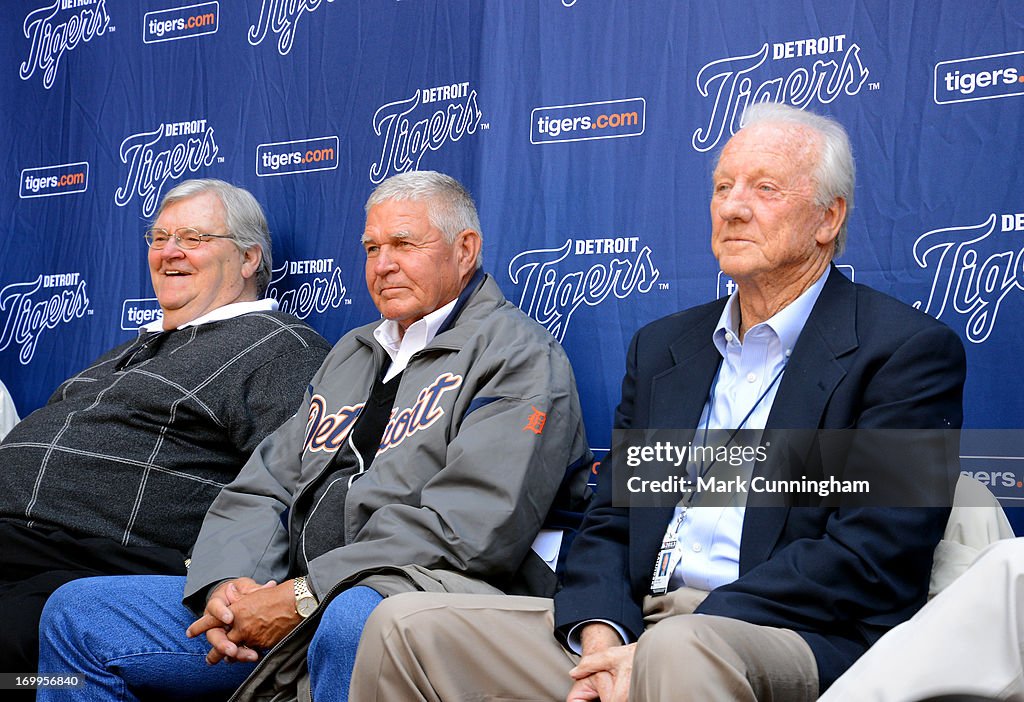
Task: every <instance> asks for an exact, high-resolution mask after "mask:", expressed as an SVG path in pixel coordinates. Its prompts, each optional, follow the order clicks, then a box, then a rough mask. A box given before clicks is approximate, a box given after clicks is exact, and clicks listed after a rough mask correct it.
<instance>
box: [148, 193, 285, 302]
mask: <svg viewBox="0 0 1024 702" xmlns="http://www.w3.org/2000/svg"><path fill="white" fill-rule="evenodd" d="M203 193H213V194H214V195H216V196H217V198H218V199H219V200H220V204H221V205H222V206H223V207H224V224H225V226H227V228H228V234H230V235H231V241H233V242H234V244H235V246H237V247H238V248H239V249H240V250H242V251H248V250H249V249H250V248H251V247H253V246H259V247H260V251H261V253H262V254H263V255H262V257H261V260H260V266H259V268H258V269H257V270H256V280H255V282H256V294H257V295H260V296H262V295H263V294H264V293H266V291H267V285H269V284H270V271H271V269H272V268H273V267H274V261H273V252H272V251H271V240H270V227H268V226H267V218H266V216H265V215H264V214H263V208H262V207H260V203H259V202H257V201H256V198H255V197H253V196H252V193H250V192H249V191H248V190H244V189H242V188H238V187H235V186H234V185H232V184H231V183H227V182H225V181H223V180H216V179H215V178H195V179H192V180H185V181H182V182H181V183H178V185H176V186H174V188H172V189H171V190H170V191H168V193H167V194H166V195H164V198H163V200H161V201H160V209H158V210H157V211H156V217H155V218H154V221H155V220H157V219H160V213H162V212H163V211H164V209H165V208H166V207H167V206H168V205H171V204H174V203H175V202H181V201H182V200H188V199H189V198H192V197H195V196H197V195H202V194H203Z"/></svg>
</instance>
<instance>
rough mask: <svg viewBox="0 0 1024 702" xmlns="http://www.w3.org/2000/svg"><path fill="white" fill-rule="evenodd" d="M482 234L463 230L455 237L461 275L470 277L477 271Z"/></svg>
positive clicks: (456, 254)
mask: <svg viewBox="0 0 1024 702" xmlns="http://www.w3.org/2000/svg"><path fill="white" fill-rule="evenodd" d="M482 245H483V243H482V242H481V240H480V233H479V232H475V231H473V230H472V229H463V230H462V231H461V232H459V234H458V236H456V237H455V256H456V258H457V259H458V262H459V273H460V274H461V275H462V276H468V275H469V274H471V273H472V272H473V271H475V270H476V260H477V257H479V256H480V247H481V246H482Z"/></svg>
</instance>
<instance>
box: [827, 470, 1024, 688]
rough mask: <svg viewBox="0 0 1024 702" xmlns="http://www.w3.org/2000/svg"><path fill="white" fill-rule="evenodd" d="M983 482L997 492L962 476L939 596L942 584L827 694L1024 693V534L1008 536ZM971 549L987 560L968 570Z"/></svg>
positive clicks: (935, 581)
mask: <svg viewBox="0 0 1024 702" xmlns="http://www.w3.org/2000/svg"><path fill="white" fill-rule="evenodd" d="M979 490H984V491H985V492H987V490H986V488H985V487H984V486H982V485H981V484H979V483H978V482H977V481H975V480H973V479H970V478H965V477H963V476H962V477H961V478H960V480H959V482H958V483H957V490H956V499H955V503H954V507H953V513H952V515H951V516H950V521H949V524H948V526H947V527H946V533H945V535H944V536H943V539H942V541H941V542H940V543H939V545H938V547H937V548H936V549H935V564H934V566H933V568H932V587H931V590H932V594H936V590H938V589H941V592H938V594H937V596H936V597H934V599H932V600H931V601H930V602H929V603H928V604H927V605H925V606H924V608H922V609H921V610H920V611H919V612H918V613H917V614H916V615H914V617H912V618H911V619H910V620H908V621H906V622H904V623H903V624H901V625H899V626H898V627H896V628H895V629H893V630H892V631H890V632H888V633H887V634H886V635H885V636H883V637H882V638H881V639H879V640H878V642H877V643H875V645H874V646H872V647H871V648H870V649H868V652H867V653H865V654H864V655H863V656H862V657H861V658H860V659H859V660H858V661H857V662H856V663H854V664H853V666H852V667H851V668H850V669H849V670H847V671H846V672H845V673H844V674H843V675H842V676H841V677H840V678H839V679H838V680H837V681H836V682H835V683H833V685H832V687H830V688H829V689H828V690H827V691H826V692H825V694H824V695H822V697H821V700H822V702H846V701H849V702H853V701H856V702H916V701H917V700H921V699H924V698H926V697H930V696H933V695H944V694H958V693H959V694H974V695H980V696H989V697H993V698H996V699H1024V539H1010V538H1008V537H1009V536H1011V535H1012V532H1011V531H1010V525H1009V523H1008V522H1007V521H1006V516H1005V514H1004V513H1003V512H1002V509H1001V508H1000V507H999V506H998V504H997V503H996V501H995V498H993V497H992V495H991V493H988V495H987V498H988V499H989V500H991V506H988V507H985V506H981V505H982V504H983V502H982V501H981V500H980V499H979V492H978V491H979ZM956 503H961V505H959V506H958V505H957V504H956ZM983 544H990V545H989V546H988V547H987V548H984V549H982V546H983ZM979 550H980V555H978V554H979ZM970 554H974V555H977V559H976V560H975V562H974V564H973V565H971V566H970V567H969V568H966V570H965V568H964V561H965V560H967V559H969V557H970ZM961 573H962V574H961ZM958 576H959V577H958ZM947 584H948V587H945V588H944V589H942V588H943V587H944V586H945V585H947Z"/></svg>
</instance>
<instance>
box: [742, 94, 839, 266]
mask: <svg viewBox="0 0 1024 702" xmlns="http://www.w3.org/2000/svg"><path fill="white" fill-rule="evenodd" d="M779 123H781V124H793V125H798V126H801V127H806V128H807V129H810V130H811V131H813V132H815V133H817V134H818V135H819V136H820V137H821V149H820V151H819V153H818V165H817V167H816V168H815V169H814V174H813V176H812V177H813V178H814V184H815V193H814V201H815V204H817V205H818V206H820V207H828V206H829V205H831V204H832V203H833V202H834V201H835V199H836V198H840V197H841V198H843V199H844V200H845V201H846V215H845V216H844V217H843V221H842V222H841V223H840V225H839V233H838V234H837V235H836V241H835V248H834V249H833V250H832V258H837V257H838V256H839V255H840V254H842V253H843V250H844V249H845V248H846V230H847V222H848V221H849V219H850V213H851V212H853V186H854V180H855V177H856V167H855V166H854V163H853V149H852V148H851V147H850V138H849V136H847V134H846V130H845V129H844V128H843V126H842V125H841V124H839V122H837V121H835V120H834V119H831V118H829V117H824V116H822V115H818V114H815V113H813V112H807V111H806V110H801V109H799V108H796V107H793V106H791V105H786V104H783V103H775V102H760V103H756V104H753V105H750V106H748V107H747V109H746V110H744V111H743V120H742V125H743V126H742V128H741V129H745V128H747V127H751V126H753V125H755V124H779Z"/></svg>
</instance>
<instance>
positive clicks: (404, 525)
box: [185, 272, 591, 697]
mask: <svg viewBox="0 0 1024 702" xmlns="http://www.w3.org/2000/svg"><path fill="white" fill-rule="evenodd" d="M452 316H453V317H454V323H451V321H452V320H451V318H449V322H446V324H445V326H443V327H442V331H441V332H440V333H438V335H437V336H436V337H435V338H434V339H433V341H431V343H430V344H428V345H427V347H426V348H425V349H423V350H422V351H420V352H419V353H417V354H415V355H414V356H413V357H412V359H411V360H410V362H409V365H408V366H407V368H406V370H405V372H404V374H403V375H402V378H401V381H400V385H399V388H398V394H397V396H396V398H395V404H394V413H393V415H392V422H391V424H389V427H388V428H387V429H386V430H385V433H384V438H383V440H382V445H383V448H382V449H381V451H380V452H379V453H378V454H377V456H376V457H375V458H374V461H373V463H372V465H371V467H370V469H369V470H368V471H367V472H366V473H364V474H362V475H361V476H360V477H359V478H358V479H357V480H355V481H354V482H353V483H352V485H351V488H350V489H349V492H348V496H347V498H346V502H345V514H344V516H343V519H344V544H339V546H338V548H335V549H334V550H331V551H328V552H327V553H325V554H323V555H321V556H319V557H316V558H313V559H312V560H310V561H309V563H308V573H309V583H310V587H311V588H312V589H313V591H314V592H315V593H316V594H317V596H318V597H319V598H320V599H321V600H322V601H324V600H327V599H329V598H330V597H331V596H333V595H334V594H335V593H337V592H339V591H341V590H342V589H344V588H345V587H347V586H349V585H351V584H353V583H354V582H357V581H360V580H365V578H366V577H367V576H372V575H373V576H375V579H374V580H371V581H368V582H367V584H372V585H373V586H374V587H376V588H377V589H378V590H380V591H381V592H382V593H383V594H394V593H395V592H400V591H403V590H414V589H437V590H449V591H462V592H467V591H468V592H474V591H476V592H480V591H489V592H495V589H494V588H497V589H498V590H503V591H509V590H511V589H514V588H511V587H509V585H510V584H511V583H513V582H515V581H521V580H522V579H523V578H522V576H523V574H524V572H527V571H530V570H531V569H532V570H533V571H534V572H536V570H537V568H536V567H537V565H538V559H537V557H536V555H535V554H533V553H532V552H531V550H530V545H531V543H532V542H533V539H534V538H535V536H536V534H537V532H538V530H539V529H540V528H541V526H542V525H543V523H544V521H545V518H546V517H547V515H548V513H549V510H551V508H552V505H553V504H554V503H555V499H556V493H559V487H560V485H561V484H562V482H563V478H565V477H566V476H567V475H572V474H573V470H572V468H573V467H575V466H581V465H589V462H590V459H591V455H590V451H589V449H588V447H587V442H586V435H585V432H584V428H583V419H582V414H581V410H580V404H579V398H578V396H577V392H576V383H575V379H574V377H573V373H572V368H571V366H570V365H569V360H568V358H567V357H566V355H565V352H564V351H563V349H562V347H561V346H560V345H559V344H558V342H557V341H555V339H554V338H553V337H552V336H551V335H550V334H549V333H548V332H547V331H546V330H545V329H544V328H543V327H541V326H540V325H539V324H537V323H536V322H534V321H533V320H532V319H530V318H529V317H527V316H526V315H525V314H524V313H523V312H522V311H520V310H519V308H518V307H516V306H515V305H513V304H512V303H511V302H509V301H508V300H506V299H505V298H504V296H503V295H502V293H501V290H500V289H499V288H498V285H497V284H496V283H495V282H494V280H493V279H492V278H491V277H490V276H484V275H483V274H482V273H480V272H478V273H477V275H476V276H475V277H474V279H473V280H472V281H470V283H469V285H468V286H467V287H466V289H465V290H464V291H463V294H462V295H461V296H460V306H458V307H456V310H455V311H454V312H453V313H452ZM376 326H377V323H373V324H368V325H366V326H363V327H360V328H358V329H355V330H353V331H351V332H349V333H348V334H346V335H345V336H344V337H343V338H342V339H341V340H340V341H339V342H338V343H337V344H336V345H335V347H334V349H333V350H332V351H331V352H330V354H328V356H327V358H326V360H325V361H324V363H323V365H322V366H321V367H320V370H319V371H317V373H316V375H315V376H314V377H313V380H312V381H311V384H310V387H309V389H308V390H307V392H306V397H305V400H304V402H303V404H302V406H301V407H300V408H299V410H298V412H297V413H296V414H295V416H294V417H292V419H290V420H289V421H287V422H286V423H285V424H284V425H282V426H281V428H279V429H278V430H277V431H275V432H274V433H273V434H271V435H270V436H268V437H267V438H266V439H265V440H264V441H263V442H262V443H261V444H260V445H259V446H258V447H257V449H256V451H255V452H254V453H253V455H252V457H251V458H250V459H249V461H248V463H246V465H245V467H244V468H243V469H242V471H241V473H240V474H239V475H238V478H237V479H235V480H234V481H233V482H231V483H230V484H229V485H227V486H226V487H225V488H224V490H223V491H222V492H221V493H220V495H219V496H218V497H217V498H216V500H215V501H214V502H213V505H212V506H211V507H210V510H209V512H208V513H207V515H206V519H205V521H204V522H203V526H202V530H201V532H200V534H199V539H198V541H197V542H196V545H195V549H194V550H193V556H192V563H191V567H190V568H189V573H188V580H187V583H186V587H185V602H186V604H188V605H189V606H191V607H193V609H201V608H202V606H203V602H204V597H205V595H206V592H207V590H208V588H209V587H210V586H211V585H213V584H215V583H217V582H219V581H221V580H224V579H227V578H236V577H242V576H248V577H251V578H253V579H255V580H256V581H258V582H265V581H267V580H270V579H275V580H277V581H278V582H281V581H283V580H287V579H288V578H291V577H294V576H295V575H298V574H300V573H299V572H297V571H296V569H295V568H294V564H295V562H296V561H295V559H296V554H297V551H298V544H296V543H295V539H294V538H293V537H292V535H294V534H298V533H300V531H301V525H302V524H304V521H305V519H306V517H307V516H308V515H307V514H306V513H304V511H303V513H299V512H300V510H295V509H291V507H292V505H293V504H296V503H298V504H300V505H305V504H306V502H308V500H307V501H301V500H299V499H298V498H299V497H300V496H301V495H302V494H303V491H304V490H306V489H307V488H308V487H309V486H311V485H313V484H314V483H315V481H316V479H317V477H318V476H319V475H320V474H321V472H322V471H323V470H324V469H325V468H326V467H327V465H328V463H329V461H330V460H331V458H332V456H333V451H332V450H331V449H332V447H333V448H334V449H335V450H336V448H337V446H339V445H340V441H341V440H343V438H344V437H345V436H347V433H348V431H349V430H350V429H351V426H352V415H353V414H354V413H355V412H357V411H358V408H359V407H361V404H362V403H363V401H364V400H365V399H366V397H367V395H368V394H369V391H370V386H371V383H372V381H373V378H374V377H376V375H377V374H378V373H380V370H381V368H382V367H383V364H384V363H385V361H386V360H387V354H386V353H385V351H384V350H383V349H382V348H381V347H380V346H379V344H377V342H376V341H375V340H374V339H373V334H372V332H373V329H374V327H376ZM407 410H408V411H407ZM585 472H586V471H576V473H575V475H576V479H575V480H571V479H570V480H569V481H568V482H567V486H568V487H569V488H570V489H569V494H568V495H566V494H564V492H563V493H562V494H560V496H559V502H560V505H559V506H561V507H570V508H574V509H582V504H581V503H582V501H583V499H584V493H585V480H586V476H585ZM564 490H565V487H563V491H564ZM339 518H341V515H339ZM300 562H301V561H300ZM540 567H541V568H544V566H543V565H541V566H540ZM300 570H301V568H300ZM526 579H527V580H530V578H529V577H527V578H526ZM549 585H551V586H553V579H552V581H551V583H549ZM532 589H533V590H534V591H532V592H530V590H531V588H530V587H527V588H526V589H525V592H528V593H529V594H535V595H550V594H552V592H551V588H550V587H548V588H546V589H547V590H548V591H547V592H539V591H536V590H537V587H534V588H532ZM323 609H324V606H323V604H322V605H321V607H320V608H319V609H318V612H322V611H323ZM316 619H317V617H316V615H314V616H313V617H311V618H310V619H308V620H306V621H305V622H303V624H302V625H300V627H299V628H297V629H296V630H295V631H293V632H292V634H290V635H289V636H288V637H287V638H286V639H285V640H284V641H282V642H281V644H279V645H278V646H277V647H275V649H274V650H273V651H271V652H270V654H268V656H267V657H266V658H265V659H264V663H263V664H261V666H260V668H259V669H258V670H257V672H256V675H257V677H259V674H260V673H261V671H265V669H267V668H271V669H273V666H274V662H273V661H274V660H275V658H276V657H280V658H281V659H289V658H294V663H295V664H296V665H298V666H299V667H304V663H303V662H302V659H304V650H305V644H306V643H307V642H308V638H309V636H311V635H312V631H313V629H314V628H315V626H316ZM278 649H284V650H281V651H279V650H278ZM289 649H290V650H291V653H292V654H297V653H298V652H299V651H298V650H297V649H301V651H302V652H303V655H301V656H296V655H289V654H288V652H287V651H288V650H289ZM281 662H282V663H284V660H282V661H281ZM285 666H286V667H291V666H289V664H288V663H285ZM281 672H283V671H281ZM263 674H264V675H266V674H267V672H264V673H263ZM299 676H300V677H301V673H299ZM271 677H277V676H275V675H273V674H271ZM280 682H281V681H280V680H278V683H280ZM271 684H272V685H274V684H273V683H271ZM274 686H276V685H274ZM240 692H241V691H240ZM242 696H243V697H248V696H249V694H248V693H243V695H242ZM236 697H238V695H236Z"/></svg>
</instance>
